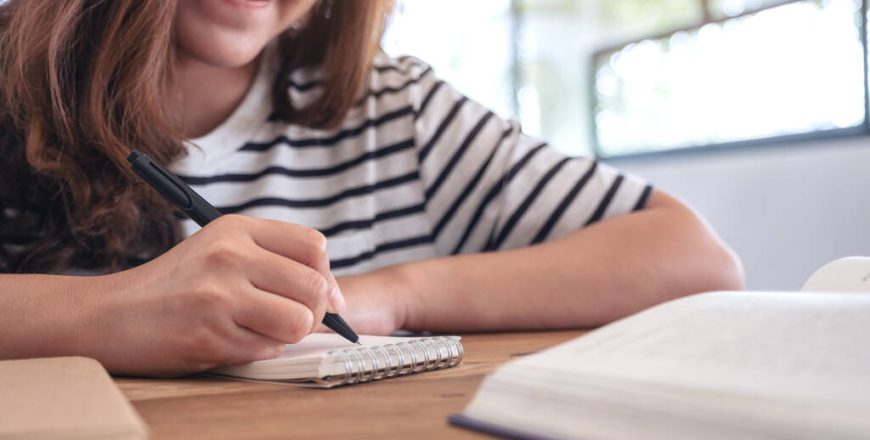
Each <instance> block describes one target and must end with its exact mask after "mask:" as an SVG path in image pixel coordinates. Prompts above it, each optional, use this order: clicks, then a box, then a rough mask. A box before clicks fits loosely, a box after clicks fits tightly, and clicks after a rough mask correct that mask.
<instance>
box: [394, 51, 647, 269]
mask: <svg viewBox="0 0 870 440" xmlns="http://www.w3.org/2000/svg"><path fill="white" fill-rule="evenodd" d="M416 63H417V64H416V65H415V66H414V68H413V69H412V70H411V75H414V74H415V73H414V72H415V71H416V74H419V80H418V81H417V82H416V83H415V85H414V88H413V89H412V90H410V91H409V92H410V97H411V100H412V101H413V107H414V112H415V118H416V119H415V122H414V124H415V137H416V145H417V156H418V159H419V166H420V177H421V180H422V184H423V189H422V190H423V191H424V196H425V203H426V208H425V210H426V214H427V216H428V218H429V220H430V222H431V223H432V239H433V240H434V242H435V246H436V248H437V250H438V253H439V254H441V255H451V254H458V253H470V252H480V251H491V250H497V249H510V248H516V247H522V246H527V245H530V244H534V243H538V242H541V241H545V240H549V239H553V238H557V237H561V236H564V235H566V234H568V233H570V232H572V231H575V230H577V229H579V228H582V227H584V226H587V225H589V224H591V223H594V222H597V221H601V220H605V219H608V218H610V217H614V216H618V215H622V214H627V213H630V212H632V211H635V210H639V209H642V208H643V207H644V205H645V204H646V202H647V200H648V199H649V197H650V195H651V193H652V187H651V186H650V185H648V184H647V183H646V182H644V181H643V180H641V179H639V178H637V177H635V176H632V175H629V174H625V173H621V172H619V171H618V170H616V169H614V168H611V167H609V166H607V165H604V164H601V163H598V162H597V161H595V160H593V159H590V158H587V157H568V156H565V155H563V154H561V153H560V152H558V151H557V150H555V149H553V148H551V147H550V146H549V145H548V144H547V143H546V142H543V141H540V140H538V139H535V138H533V137H531V136H527V135H525V134H523V133H522V132H521V130H520V128H519V126H518V124H516V123H515V122H513V121H508V120H504V119H502V118H500V117H498V116H497V115H495V114H493V113H492V112H491V111H489V110H487V109H486V108H485V107H483V106H481V105H480V104H478V103H476V102H474V101H472V100H470V99H468V98H467V97H465V96H463V95H462V94H460V93H458V92H457V91H456V90H454V89H453V88H451V87H450V86H449V85H448V84H445V83H444V82H442V81H439V80H437V78H435V77H434V75H432V74H431V72H430V68H429V67H428V66H426V65H425V64H424V63H422V62H419V61H416Z"/></svg>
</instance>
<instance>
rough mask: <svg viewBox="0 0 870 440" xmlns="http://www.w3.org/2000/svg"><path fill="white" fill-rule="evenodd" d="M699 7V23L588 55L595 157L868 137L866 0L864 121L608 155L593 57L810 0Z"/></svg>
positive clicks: (863, 24) (863, 23) (864, 1)
mask: <svg viewBox="0 0 870 440" xmlns="http://www.w3.org/2000/svg"><path fill="white" fill-rule="evenodd" d="M698 1H699V2H700V3H701V5H702V7H703V8H704V9H703V14H702V15H703V19H702V20H700V21H699V22H697V23H695V24H693V25H691V26H682V27H679V28H677V29H673V30H670V31H668V32H661V33H657V34H654V35H651V36H646V37H643V38H637V39H633V40H630V41H625V42H622V43H620V44H614V45H609V46H606V47H602V48H599V49H597V50H595V51H594V52H593V53H592V54H591V62H590V63H589V71H588V72H587V90H588V92H589V99H588V100H587V103H586V104H587V105H588V116H589V119H590V120H589V121H588V123H589V127H591V130H589V142H590V146H591V150H592V152H593V154H594V155H595V157H597V158H601V159H616V158H619V159H621V158H639V157H650V156H655V157H658V156H667V155H681V154H683V153H689V152H696V153H700V152H712V151H723V150H735V149H742V148H757V147H760V146H772V147H773V146H783V145H788V144H794V143H805V142H810V141H818V140H824V139H838V138H845V137H857V136H868V135H870V83H868V74H870V72H868V69H870V65H868V35H867V25H868V19H867V14H868V3H870V0H859V1H860V2H861V20H860V22H859V26H860V29H859V40H860V42H861V46H862V48H863V50H862V51H861V53H862V59H863V66H864V72H863V78H864V81H863V85H864V122H863V123H861V124H859V125H856V126H853V127H846V128H833V129H828V130H815V131H810V132H806V133H794V134H785V135H778V136H768V137H760V138H753V139H745V140H739V141H732V142H716V143H710V144H699V145H689V146H677V147H673V148H665V149H661V150H655V151H644V152H636V153H617V154H609V153H608V152H606V151H604V150H603V149H602V146H601V144H600V142H599V139H598V123H597V120H596V115H597V111H598V99H597V95H596V84H595V77H596V73H597V69H596V65H595V60H597V59H598V58H599V57H600V56H602V55H603V54H606V53H611V52H614V51H617V50H620V49H622V48H625V47H627V46H628V45H631V44H634V43H639V42H641V41H645V40H654V39H663V38H669V37H671V36H673V35H674V34H677V33H679V32H688V31H696V30H698V29H700V28H701V27H703V26H705V25H707V24H722V23H725V22H727V21H729V20H734V19H739V18H742V17H746V16H749V15H752V14H755V13H758V12H761V11H764V10H768V9H773V8H777V7H780V6H783V5H787V4H791V3H800V2H806V1H812V0H783V1H777V2H774V3H771V4H769V5H766V6H763V7H759V8H753V9H747V10H746V11H744V12H742V13H740V14H737V15H734V16H727V17H719V18H713V14H712V11H711V10H710V8H709V7H710V2H709V0H698Z"/></svg>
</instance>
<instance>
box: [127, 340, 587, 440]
mask: <svg viewBox="0 0 870 440" xmlns="http://www.w3.org/2000/svg"><path fill="white" fill-rule="evenodd" d="M581 334H583V332H582V331H577V330H575V331H558V332H524V333H499V334H479V335H467V336H463V338H462V344H463V346H464V347H465V358H464V360H463V363H462V365H460V366H458V367H454V368H449V369H446V370H439V371H432V372H428V373H424V374H416V375H410V376H404V377H399V378H395V379H389V380H385V381H380V382H373V383H368V384H362V385H354V386H348V387H339V388H334V389H329V390H321V389H309V388H301V387H295V386H290V385H280V384H264V383H252V382H236V381H229V380H222V379H213V378H189V379H172V380H160V379H131V378H118V379H116V380H115V383H116V384H117V385H118V386H119V387H120V388H121V390H122V391H123V392H124V394H126V395H127V398H128V399H130V401H131V402H132V403H133V406H134V407H136V410H138V411H139V414H141V415H142V417H143V418H144V419H145V422H146V423H147V424H148V426H149V428H150V429H151V434H152V436H153V438H155V439H163V438H232V439H239V438H290V437H293V438H311V437H322V438H339V437H345V438H348V437H353V438H370V439H382V438H419V437H423V438H445V437H450V438H481V437H482V436H480V435H478V434H475V433H473V432H470V431H466V430H463V429H460V428H455V427H452V426H450V425H448V424H447V416H448V415H449V414H452V413H457V412H460V411H462V409H463V408H464V407H465V405H466V404H467V403H468V402H469V401H470V400H471V398H472V397H473V396H474V393H475V391H476V390H477V387H478V385H480V382H481V380H483V377H484V375H486V374H487V373H489V372H491V371H493V370H494V369H495V368H496V367H497V366H499V365H501V364H502V363H504V362H505V361H508V360H510V359H512V358H515V357H518V356H523V355H526V354H529V353H534V352H537V351H539V350H542V349H544V348H547V347H550V346H552V345H555V344H557V343H560V342H563V341H566V340H568V339H571V338H574V337H576V336H579V335H581Z"/></svg>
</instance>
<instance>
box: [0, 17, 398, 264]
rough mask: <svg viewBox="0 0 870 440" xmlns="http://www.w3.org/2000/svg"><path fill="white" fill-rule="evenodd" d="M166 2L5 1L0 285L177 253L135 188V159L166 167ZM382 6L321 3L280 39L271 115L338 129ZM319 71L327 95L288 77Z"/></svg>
mask: <svg viewBox="0 0 870 440" xmlns="http://www.w3.org/2000/svg"><path fill="white" fill-rule="evenodd" d="M175 4H176V2H175V1H170V0H63V1H58V0H9V1H8V2H6V3H5V4H4V5H3V6H0V273H3V272H19V273H20V272H28V273H33V272H39V273H51V272H58V271H64V270H69V269H88V270H98V271H114V270H120V269H124V268H127V267H130V266H132V265H135V264H137V263H138V262H141V261H145V260H148V259H150V258H153V257H155V256H157V255H159V254H161V253H163V252H165V251H166V250H168V249H169V248H170V247H171V246H172V245H174V244H175V243H176V242H177V240H178V237H177V232H176V228H175V223H176V218H175V215H176V214H175V211H174V210H173V209H172V207H171V206H169V205H168V204H167V203H165V202H164V201H163V200H161V199H160V197H159V196H158V195H157V194H156V193H155V192H154V191H153V190H152V189H150V188H149V187H147V186H145V185H143V184H141V183H140V182H139V181H138V178H137V177H135V176H134V175H132V174H131V173H130V171H129V168H128V166H127V164H126V157H127V156H128V155H129V153H130V151H132V150H133V149H138V150H140V151H144V152H147V153H148V154H149V155H151V156H152V157H154V158H156V159H157V160H159V161H161V162H164V163H169V162H171V161H172V160H174V159H176V158H178V157H179V155H181V154H183V152H184V147H183V138H182V137H181V136H180V135H178V134H177V133H176V132H175V131H174V130H173V127H174V126H175V124H174V123H173V122H174V120H175V118H174V117H173V116H174V106H173V105H172V100H171V99H169V95H168V90H169V88H170V86H171V81H172V70H173V59H174V58H173V57H174V52H173V50H174V45H175V43H174V40H173V30H172V28H173V21H174V18H175ZM390 6H391V2H389V1H386V0H352V1H347V0H340V1H331V0H322V1H321V2H320V3H318V4H317V5H316V6H315V8H314V10H313V11H312V13H311V16H310V18H309V20H308V24H307V25H306V26H305V27H304V28H303V29H302V30H300V31H298V32H295V34H291V33H289V32H288V33H287V34H286V35H282V36H281V37H280V40H281V41H280V45H279V46H280V48H281V52H282V55H283V56H282V58H281V68H280V74H279V75H278V76H277V77H276V79H275V85H274V91H275V93H274V102H273V105H274V107H275V111H276V114H277V115H278V117H279V118H281V119H283V120H285V121H286V122H288V123H296V124H303V125H309V126H321V127H329V126H334V125H336V124H337V123H339V122H340V121H341V120H342V118H343V117H344V115H345V114H346V113H347V111H348V110H349V109H350V108H351V107H352V106H353V104H354V102H355V100H356V99H357V98H358V96H359V94H360V93H361V91H362V88H363V86H364V84H365V80H366V77H367V75H368V72H369V69H370V65H371V59H372V57H373V55H374V53H375V51H376V50H377V47H378V43H379V40H380V35H381V33H382V31H383V26H384V21H385V19H386V15H387V13H388V11H389V9H390ZM310 66H320V68H321V70H322V72H323V77H324V79H323V94H322V95H321V97H320V98H319V99H318V100H316V101H314V102H313V103H311V104H310V105H308V106H306V107H304V108H301V109H300V108H295V107H294V106H293V105H291V103H290V102H289V94H288V93H287V82H286V78H287V77H288V74H289V73H290V72H291V71H292V70H294V69H296V68H299V67H310Z"/></svg>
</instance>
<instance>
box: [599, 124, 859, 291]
mask: <svg viewBox="0 0 870 440" xmlns="http://www.w3.org/2000/svg"><path fill="white" fill-rule="evenodd" d="M609 163H611V164H613V165H616V166H618V167H621V168H623V169H625V170H627V171H631V172H634V173H637V174H639V175H641V176H644V177H646V178H648V179H650V180H651V181H652V182H654V183H655V184H656V185H657V187H658V188H659V189H662V190H665V191H667V192H670V193H671V194H674V195H676V196H678V197H680V198H682V199H683V200H684V201H687V202H688V203H689V204H690V205H692V206H693V207H695V208H696V209H697V210H698V211H700V212H701V213H702V214H703V215H704V216H705V217H706V218H707V219H708V220H709V221H710V223H711V224H712V225H713V227H714V228H715V229H716V230H717V231H718V232H719V234H720V235H721V236H722V237H723V238H724V239H725V241H726V242H728V244H730V245H731V246H732V248H733V249H734V250H735V251H736V252H737V253H738V254H739V255H740V257H741V258H742V260H743V264H744V266H745V268H746V275H747V288H749V289H756V290H762V289H770V290H775V289H779V290H784V289H789V290H794V289H799V288H800V287H801V285H802V284H803V282H804V281H805V280H806V278H807V277H809V275H810V274H811V273H812V272H813V271H814V270H815V269H816V268H818V267H819V266H820V265H822V264H823V263H825V262H827V261H830V260H833V259H835V258H838V257H841V256H848V255H870V137H853V138H846V139H833V140H826V141H814V142H812V143H801V144H796V145H777V146H769V147H762V148H757V149H754V148H740V149H735V150H731V151H717V152H710V153H694V154H676V155H667V156H661V157H651V158H635V159H620V160H611V161H609Z"/></svg>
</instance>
